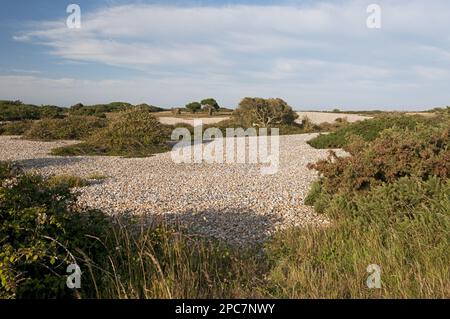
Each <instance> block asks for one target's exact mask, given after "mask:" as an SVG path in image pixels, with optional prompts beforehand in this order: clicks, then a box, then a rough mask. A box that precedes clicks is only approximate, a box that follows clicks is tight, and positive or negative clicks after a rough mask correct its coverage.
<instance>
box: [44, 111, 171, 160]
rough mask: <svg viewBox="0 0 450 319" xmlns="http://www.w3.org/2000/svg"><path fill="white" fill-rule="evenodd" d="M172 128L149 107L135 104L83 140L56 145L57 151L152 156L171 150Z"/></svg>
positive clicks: (62, 153)
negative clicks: (73, 143)
mask: <svg viewBox="0 0 450 319" xmlns="http://www.w3.org/2000/svg"><path fill="white" fill-rule="evenodd" d="M169 135H170V131H169V128H168V127H166V126H164V125H162V124H161V123H160V122H159V121H158V120H157V119H156V118H155V117H154V116H153V115H152V112H150V111H149V110H147V109H145V108H144V109H141V108H132V109H130V110H127V111H124V112H121V113H119V114H118V116H116V117H114V118H113V119H111V120H110V121H109V123H108V125H107V126H106V127H104V128H102V129H101V130H98V131H97V132H96V133H95V134H93V135H91V136H89V137H88V138H87V139H86V140H85V142H84V143H81V144H76V145H72V146H67V147H62V148H57V149H55V150H53V154H55V155H63V156H70V155H72V156H73V155H112V156H131V157H136V156H137V157H140V156H149V155H152V154H155V153H160V152H164V151H167V150H169V147H168V145H167V140H168V137H169Z"/></svg>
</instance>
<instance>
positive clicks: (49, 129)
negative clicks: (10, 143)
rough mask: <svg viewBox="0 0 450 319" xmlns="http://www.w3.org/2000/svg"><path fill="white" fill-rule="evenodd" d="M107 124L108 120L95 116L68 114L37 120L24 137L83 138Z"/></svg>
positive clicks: (32, 138)
mask: <svg viewBox="0 0 450 319" xmlns="http://www.w3.org/2000/svg"><path fill="white" fill-rule="evenodd" d="M105 126H106V120H105V119H101V118H97V117H94V116H74V115H71V116H68V117H65V118H63V119H44V120H39V121H35V122H34V123H33V124H32V125H31V126H30V128H29V129H27V130H26V131H25V132H24V134H23V138H25V139H29V140H42V141H53V140H83V139H86V138H87V137H89V136H90V135H92V134H93V133H94V132H95V131H97V130H98V129H101V128H103V127H105Z"/></svg>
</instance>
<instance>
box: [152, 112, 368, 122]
mask: <svg viewBox="0 0 450 319" xmlns="http://www.w3.org/2000/svg"><path fill="white" fill-rule="evenodd" d="M297 114H298V115H299V118H298V120H297V122H298V123H301V122H302V119H303V117H305V116H307V117H308V118H309V119H310V120H311V122H312V123H314V124H321V123H325V122H328V123H333V122H334V121H336V119H338V118H346V119H347V121H349V122H350V123H353V122H357V121H363V120H366V119H370V118H371V117H369V116H362V115H357V114H346V113H328V112H297ZM229 118H230V117H205V118H199V119H201V120H203V124H204V125H207V124H216V123H219V122H221V121H223V120H227V119H229ZM159 121H160V122H161V123H163V124H167V125H175V124H178V123H185V124H190V125H194V119H190V118H177V117H170V116H167V117H160V118H159Z"/></svg>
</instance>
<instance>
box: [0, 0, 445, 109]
mask: <svg viewBox="0 0 450 319" xmlns="http://www.w3.org/2000/svg"><path fill="white" fill-rule="evenodd" d="M71 3H75V4H78V5H79V6H80V8H81V28H79V29H76V28H75V29H73V28H68V27H67V23H66V21H67V18H68V17H69V15H70V13H67V12H66V9H67V6H68V5H69V4H71ZM373 3H375V4H377V5H379V7H380V9H381V15H380V17H381V28H368V27H367V19H368V18H369V16H370V15H371V13H370V12H369V13H368V12H367V8H368V6H369V5H370V4H373ZM449 13H450V1H448V0H370V1H365V0H335V1H331V0H330V1H312V0H303V1H301V0H297V1H296V0H289V1H270V0H265V1H264V0H260V1H250V0H233V1H219V0H215V1H206V0H205V1H180V0H178V1H168V0H166V1H143V0H141V1H131V0H128V1H125V0H72V2H70V1H60V0H35V1H29V0H2V1H1V3H0V43H1V50H0V99H3V100H4V99H8V100H17V99H19V100H22V101H24V102H26V103H33V104H53V105H62V106H70V105H73V104H76V103H79V102H81V103H83V104H95V103H107V102H111V101H126V102H130V103H135V104H138V103H148V104H153V105H158V106H162V107H176V106H184V105H185V104H187V103H189V102H192V101H197V100H201V99H203V98H207V97H214V98H216V99H217V101H218V102H219V104H221V105H222V106H225V107H231V108H234V107H236V106H237V105H238V103H239V101H240V100H241V99H242V98H244V97H246V96H254V97H256V96H258V97H265V98H269V97H280V98H283V99H284V100H286V101H287V102H288V103H289V104H290V105H291V106H292V107H293V108H294V109H296V110H331V109H334V108H340V109H343V110H364V109H366V110H369V109H383V110H424V109H430V108H432V107H437V106H446V105H450V32H449V31H450V19H449Z"/></svg>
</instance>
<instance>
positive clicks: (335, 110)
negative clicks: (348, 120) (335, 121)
mask: <svg viewBox="0 0 450 319" xmlns="http://www.w3.org/2000/svg"><path fill="white" fill-rule="evenodd" d="M332 112H333V113H341V110H340V109H334V110H333V111H332Z"/></svg>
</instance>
